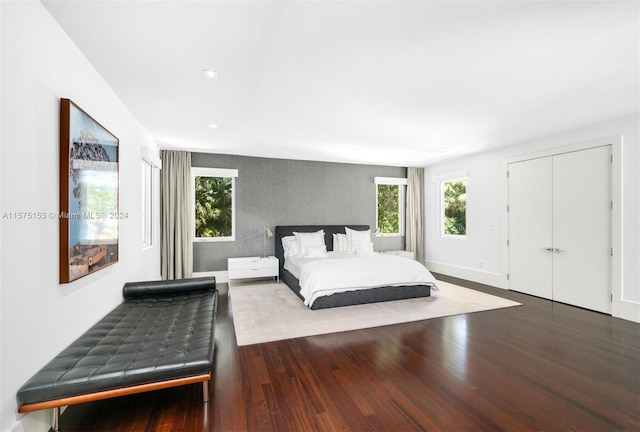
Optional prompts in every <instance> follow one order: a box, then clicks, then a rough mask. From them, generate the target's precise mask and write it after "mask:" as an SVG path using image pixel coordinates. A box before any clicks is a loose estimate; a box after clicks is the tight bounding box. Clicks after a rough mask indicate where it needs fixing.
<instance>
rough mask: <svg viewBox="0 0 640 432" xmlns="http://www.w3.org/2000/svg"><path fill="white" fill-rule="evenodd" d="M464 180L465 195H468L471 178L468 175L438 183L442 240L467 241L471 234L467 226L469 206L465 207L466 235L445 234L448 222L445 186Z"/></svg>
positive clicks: (442, 180)
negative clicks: (446, 222)
mask: <svg viewBox="0 0 640 432" xmlns="http://www.w3.org/2000/svg"><path fill="white" fill-rule="evenodd" d="M461 180H464V182H465V185H464V187H465V195H467V193H468V190H469V176H468V175H459V176H450V177H446V178H442V179H441V180H440V181H439V182H438V188H439V194H440V195H439V203H440V205H439V207H440V237H442V238H448V239H455V240H465V239H466V238H467V235H468V234H469V227H468V224H467V217H466V216H467V206H466V205H465V210H464V211H465V233H464V234H447V233H446V232H445V223H444V222H445V220H446V216H445V214H444V211H445V207H446V206H445V203H444V193H445V184H446V183H450V182H455V181H461Z"/></svg>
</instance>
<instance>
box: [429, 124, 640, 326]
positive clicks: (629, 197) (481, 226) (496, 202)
mask: <svg viewBox="0 0 640 432" xmlns="http://www.w3.org/2000/svg"><path fill="white" fill-rule="evenodd" d="M639 123H640V119H639V116H638V115H637V114H636V115H632V116H627V117H623V118H619V119H615V120H611V121H608V122H605V123H601V124H595V125H592V126H589V127H584V128H581V129H577V130H572V131H566V132H563V133H559V134H556V135H553V136H548V137H542V138H539V139H536V140H532V141H529V142H526V143H521V144H516V145H512V146H509V147H505V148H501V149H498V150H494V151H488V152H485V153H481V154H477V155H473V156H469V157H466V158H461V159H457V160H452V161H448V162H443V163H440V164H435V165H431V166H428V167H426V168H425V189H426V191H425V198H426V218H427V224H426V235H425V240H426V261H427V266H428V267H429V268H430V269H431V270H433V271H436V272H440V273H444V274H448V275H451V276H456V277H462V278H466V279H469V280H474V281H477V282H481V283H486V284H490V285H494V286H498V287H502V288H506V286H507V284H506V268H503V257H502V253H503V248H502V246H503V245H502V243H503V239H504V238H505V237H504V236H503V232H502V231H503V226H504V225H503V222H504V218H505V211H504V201H503V187H504V184H505V182H506V177H505V173H504V170H503V162H504V160H505V159H507V158H510V157H513V156H519V155H525V154H529V153H535V152H537V151H540V150H546V149H551V148H556V147H563V146H567V145H571V144H576V143H581V142H585V141H592V140H595V139H598V138H604V137H609V136H614V135H622V136H623V149H622V160H623V167H622V170H623V173H622V183H623V185H622V188H623V191H622V196H623V199H622V201H623V212H622V215H623V225H622V230H623V274H622V292H621V293H620V294H621V298H622V301H623V302H624V303H626V306H628V311H629V312H628V313H626V315H625V316H621V317H623V318H626V319H633V320H635V321H639V320H640V315H639V313H638V311H639V310H640V308H639V303H640V283H639V280H640V265H639V264H640V250H639V249H640V246H639V245H640V229H639V221H640V209H639V207H640V196H639V194H638V190H639V189H640V174H639V171H640V170H639V169H638V167H639V166H640V150H639V148H640V144H639ZM460 171H468V172H469V176H470V177H469V180H468V186H467V231H468V233H467V238H466V240H462V239H448V238H443V237H441V236H440V235H439V225H438V224H439V215H438V208H439V206H438V200H439V193H438V191H437V190H436V182H437V180H438V179H441V178H442V176H446V175H448V174H450V173H456V172H460ZM480 262H482V264H483V266H482V268H481V267H480Z"/></svg>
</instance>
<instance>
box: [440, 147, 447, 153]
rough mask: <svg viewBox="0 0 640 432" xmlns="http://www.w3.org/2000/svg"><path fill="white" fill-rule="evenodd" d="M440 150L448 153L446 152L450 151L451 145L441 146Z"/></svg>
mask: <svg viewBox="0 0 640 432" xmlns="http://www.w3.org/2000/svg"><path fill="white" fill-rule="evenodd" d="M438 151H439V152H440V153H446V152H448V151H449V147H440V148H439V149H438Z"/></svg>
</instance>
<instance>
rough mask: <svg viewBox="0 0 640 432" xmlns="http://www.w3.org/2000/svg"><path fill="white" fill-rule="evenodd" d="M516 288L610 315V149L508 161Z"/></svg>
mask: <svg viewBox="0 0 640 432" xmlns="http://www.w3.org/2000/svg"><path fill="white" fill-rule="evenodd" d="M508 190H509V195H508V199H509V209H508V211H509V212H508V218H509V257H508V258H509V289H512V290H514V291H520V292H524V293H527V294H532V295H535V296H539V297H543V298H548V299H552V300H556V301H560V302H563V303H568V304H572V305H576V306H580V307H584V308H587V309H592V310H596V311H600V312H605V313H611V146H603V147H595V148H590V149H586V150H579V151H574V152H568V153H563V154H558V155H553V156H546V157H541V158H538V159H531V160H525V161H521V162H515V163H511V164H509V189H508Z"/></svg>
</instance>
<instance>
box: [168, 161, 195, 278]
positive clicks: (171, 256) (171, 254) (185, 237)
mask: <svg viewBox="0 0 640 432" xmlns="http://www.w3.org/2000/svg"><path fill="white" fill-rule="evenodd" d="M161 158H162V174H161V183H162V184H161V188H162V189H161V198H160V200H161V203H160V205H161V211H160V244H161V246H160V247H161V251H160V262H161V269H162V279H182V278H190V277H191V276H192V275H193V244H192V243H193V242H192V235H193V232H192V230H193V222H194V220H193V215H192V213H193V211H192V206H193V203H192V199H191V194H192V192H191V190H192V187H191V153H189V152H184V151H169V150H163V151H162V153H161Z"/></svg>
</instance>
